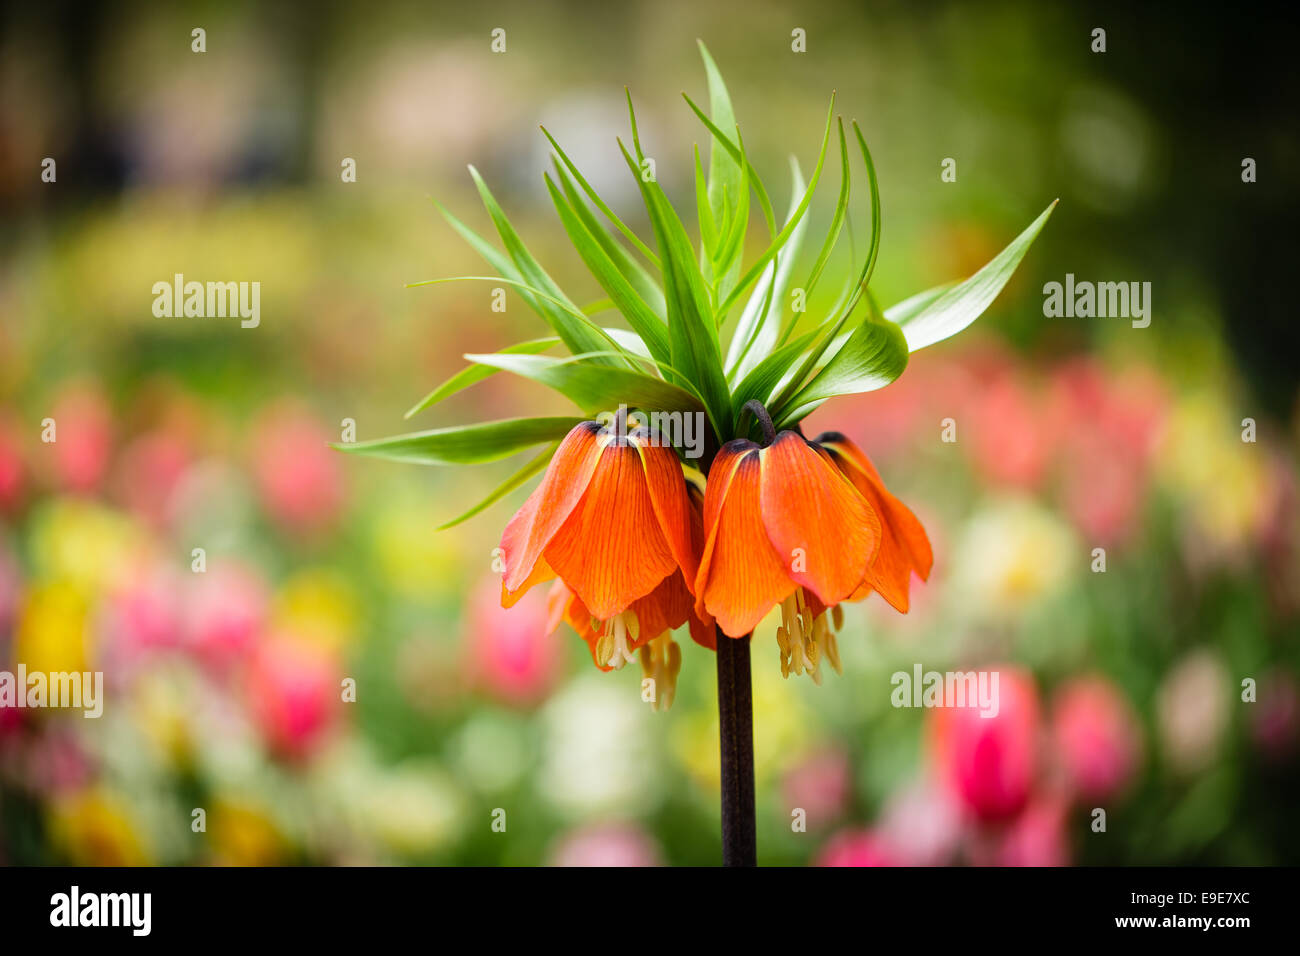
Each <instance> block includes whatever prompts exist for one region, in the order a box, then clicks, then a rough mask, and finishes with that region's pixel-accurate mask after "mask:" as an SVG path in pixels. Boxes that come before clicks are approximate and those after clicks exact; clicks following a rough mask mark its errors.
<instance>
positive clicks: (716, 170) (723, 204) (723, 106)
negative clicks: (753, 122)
mask: <svg viewBox="0 0 1300 956" xmlns="http://www.w3.org/2000/svg"><path fill="white" fill-rule="evenodd" d="M697 42H698V43H699V46H700V57H701V59H703V60H704V72H705V74H706V75H707V77H708V81H709V112H711V113H712V114H713V122H714V123H715V124H716V125H718V126H720V127H721V128H722V129H734V128H735V126H736V112H735V110H734V109H733V108H732V106H731V96H730V95H729V94H728V93H727V84H726V83H724V82H723V81H722V74H721V73H720V72H718V67H717V65H716V64H715V63H714V62H713V57H711V56H710V55H709V49H708V47H706V46H705V45H704V41H703V40H699V41H697ZM718 147H719V144H718V143H716V142H714V143H713V144H712V145H711V146H710V147H709V190H708V192H709V207H710V209H711V210H712V212H713V221H714V222H731V221H732V219H733V216H732V213H731V211H730V209H729V208H728V207H729V202H728V196H730V201H731V202H732V203H738V204H744V205H746V206H748V204H749V190H748V188H745V189H744V190H742V189H741V185H740V184H741V174H742V167H741V164H740V162H739V160H738V158H737V157H736V156H734V155H733V154H732V153H729V152H728V151H727V150H726V149H719V148H718ZM733 208H734V207H733Z"/></svg>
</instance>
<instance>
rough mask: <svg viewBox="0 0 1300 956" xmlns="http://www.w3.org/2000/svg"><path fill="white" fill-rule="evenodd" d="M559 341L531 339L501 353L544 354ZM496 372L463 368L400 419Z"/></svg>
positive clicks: (479, 367) (475, 367)
mask: <svg viewBox="0 0 1300 956" xmlns="http://www.w3.org/2000/svg"><path fill="white" fill-rule="evenodd" d="M559 341H560V340H559V339H558V338H556V337H555V336H551V337H549V338H545V339H532V340H530V341H528V342H517V343H515V344H514V345H510V346H507V347H506V348H504V349H502V350H501V351H502V352H507V353H512V354H513V353H521V354H524V355H536V354H537V353H538V352H545V351H546V350H547V349H549V348H551V346H553V345H556V344H557V343H558V342H559ZM496 372H497V370H496V369H494V368H488V367H487V366H486V365H471V366H469V367H468V368H463V369H461V370H460V371H459V372H457V373H456V374H455V375H453V376H452V377H451V378H449V379H447V380H446V381H445V382H443V383H442V384H441V385H439V386H438V387H437V388H435V389H434V390H433V391H432V392H430V393H429V394H428V395H426V396H424V398H422V399H420V400H419V401H418V402H416V403H415V405H413V406H411V409H410V410H409V411H408V412H407V413H406V414H405V415H403V416H402V417H403V418H410V417H411V416H412V415H417V414H419V413H420V412H422V411H424V410H425V409H426V408H428V407H429V406H431V405H436V404H438V402H440V401H442V400H443V399H444V398H447V397H448V396H450V395H455V394H456V393H457V392H459V391H461V390H462V389H466V388H469V387H470V386H471V385H474V384H476V383H478V382H481V381H483V379H485V378H488V377H490V376H492V375H495V374H496Z"/></svg>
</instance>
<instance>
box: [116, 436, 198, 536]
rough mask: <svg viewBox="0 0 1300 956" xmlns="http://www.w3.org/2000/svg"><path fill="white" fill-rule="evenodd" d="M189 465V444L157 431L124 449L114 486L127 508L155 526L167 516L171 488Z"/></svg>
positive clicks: (173, 487) (162, 523)
mask: <svg viewBox="0 0 1300 956" xmlns="http://www.w3.org/2000/svg"><path fill="white" fill-rule="evenodd" d="M189 465H190V452H189V448H188V447H187V445H186V443H185V442H184V441H183V440H181V439H180V438H178V437H177V436H175V435H173V434H171V433H169V432H166V431H158V432H154V433H151V434H148V435H144V436H142V437H140V438H137V439H136V440H135V441H133V442H132V443H131V444H130V445H128V446H127V447H126V449H125V450H124V451H123V452H122V456H121V459H120V460H119V463H118V466H117V474H116V478H115V485H116V487H117V489H118V494H119V495H120V497H121V499H122V501H123V502H124V503H125V505H126V507H127V508H128V509H129V510H130V511H131V512H132V513H133V514H136V515H139V516H140V517H141V518H142V519H144V520H145V521H146V522H148V523H149V524H150V525H152V526H154V527H161V526H163V525H164V524H165V523H166V520H167V517H168V506H169V504H170V501H171V495H172V491H173V490H174V489H175V488H176V486H177V484H178V483H179V482H180V480H181V478H182V477H183V476H184V474H185V470H186V469H187V468H188V467H189Z"/></svg>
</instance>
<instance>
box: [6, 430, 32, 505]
mask: <svg viewBox="0 0 1300 956" xmlns="http://www.w3.org/2000/svg"><path fill="white" fill-rule="evenodd" d="M21 436H22V433H21V432H20V431H19V425H18V422H17V420H16V419H11V418H9V417H3V418H0V514H2V513H7V512H12V511H15V510H16V509H17V508H18V505H19V504H20V503H21V502H22V500H23V493H24V491H25V482H26V466H25V465H24V461H23V441H22V437H21Z"/></svg>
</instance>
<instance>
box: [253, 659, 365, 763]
mask: <svg viewBox="0 0 1300 956" xmlns="http://www.w3.org/2000/svg"><path fill="white" fill-rule="evenodd" d="M341 683H342V682H341V675H340V673H339V669H338V666H337V664H336V663H335V661H334V658H333V655H331V654H329V653H328V652H326V651H324V650H322V649H321V648H319V647H317V646H315V645H313V644H310V643H308V642H306V641H303V640H300V639H295V638H291V637H274V638H272V639H271V640H269V641H267V642H266V643H264V644H263V645H262V646H261V647H259V648H258V649H257V652H256V653H255V654H254V655H253V659H252V661H251V662H250V664H249V670H248V674H247V682H246V694H247V702H248V708H249V711H250V713H251V714H252V715H253V717H254V719H255V720H256V722H257V725H258V727H259V728H260V729H261V732H262V736H263V738H264V739H265V740H266V743H267V745H268V747H269V748H270V749H271V751H272V752H273V753H275V754H276V755H278V756H281V757H285V758H288V759H290V760H301V759H305V758H307V757H309V756H310V755H311V754H312V753H314V752H315V750H316V749H317V748H318V747H319V745H320V744H321V742H322V740H323V738H324V737H325V735H326V733H327V732H328V731H329V729H330V728H331V726H332V725H333V724H334V723H335V722H336V721H337V720H338V718H339V716H340V714H339V710H340V707H341V706H342V705H341V699H342V697H341V694H342V688H341Z"/></svg>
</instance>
